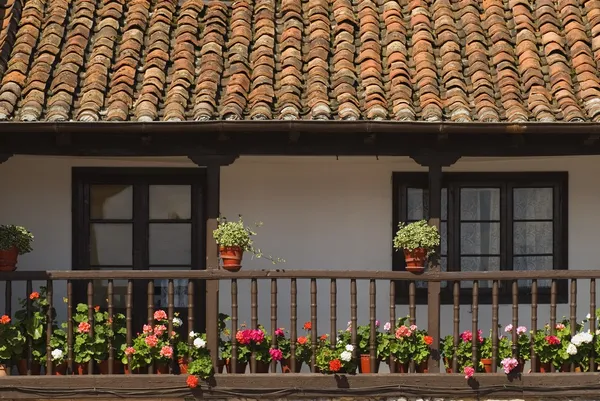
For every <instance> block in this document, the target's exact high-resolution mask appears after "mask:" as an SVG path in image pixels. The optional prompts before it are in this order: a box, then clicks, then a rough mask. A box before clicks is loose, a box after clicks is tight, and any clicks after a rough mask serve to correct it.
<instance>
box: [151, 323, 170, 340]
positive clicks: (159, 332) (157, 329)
mask: <svg viewBox="0 0 600 401" xmlns="http://www.w3.org/2000/svg"><path fill="white" fill-rule="evenodd" d="M165 330H167V328H166V327H165V326H164V325H162V324H161V325H159V326H156V327H155V328H154V335H155V336H158V337H160V336H162V335H163V333H164V332H165Z"/></svg>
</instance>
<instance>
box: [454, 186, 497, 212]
mask: <svg viewBox="0 0 600 401" xmlns="http://www.w3.org/2000/svg"><path fill="white" fill-rule="evenodd" d="M460 218H461V220H500V189H499V188H462V189H461V190H460Z"/></svg>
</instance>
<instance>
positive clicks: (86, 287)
mask: <svg viewBox="0 0 600 401" xmlns="http://www.w3.org/2000/svg"><path fill="white" fill-rule="evenodd" d="M599 278H600V271H598V270H570V271H566V270H554V271H521V272H517V271H510V272H508V271H501V272H442V273H425V274H423V275H419V276H415V275H414V274H411V273H407V272H391V271H331V270H305V271H302V270H295V271H285V270H275V271H266V270H265V271H252V270H245V271H241V272H238V273H229V272H226V271H222V270H207V271H39V272H13V273H3V274H2V275H0V281H3V282H4V286H2V285H1V283H0V288H4V293H5V297H4V307H5V313H6V314H7V315H9V316H12V315H13V311H14V310H15V307H14V302H15V301H14V298H16V297H19V298H22V299H25V301H24V302H25V310H26V314H27V316H31V314H32V300H31V299H30V294H31V293H32V292H34V291H35V290H36V288H37V287H34V283H36V284H37V283H39V284H42V285H44V286H45V287H46V301H47V303H48V306H49V309H48V315H47V325H46V330H45V333H44V336H45V339H46V363H45V374H46V375H52V373H53V363H52V356H51V352H52V347H51V345H50V339H51V338H52V335H53V330H55V325H54V323H53V322H54V321H55V316H53V315H52V312H50V311H51V310H52V307H53V306H56V305H57V304H58V302H57V300H60V299H62V298H66V316H65V319H64V320H65V321H66V322H67V326H68V327H67V330H66V333H67V350H68V357H67V361H68V371H69V372H73V368H74V358H73V319H72V317H73V313H74V306H75V304H76V303H77V302H81V301H83V302H84V303H85V304H86V305H87V313H88V319H89V320H90V322H91V321H93V319H94V307H95V306H96V304H95V302H94V299H97V298H98V294H95V293H94V291H95V288H96V287H95V285H94V283H98V282H101V281H103V282H106V283H107V284H106V293H105V294H102V295H101V296H102V297H105V300H106V302H105V305H101V306H102V307H103V308H106V310H107V311H108V315H109V317H110V320H109V322H112V317H113V316H114V315H115V313H116V312H117V306H116V304H115V282H116V281H118V280H123V281H125V282H126V291H125V298H126V300H125V301H126V302H125V308H124V309H125V310H124V311H123V312H124V314H125V316H126V319H125V326H126V332H127V334H126V342H127V345H131V344H132V339H133V337H134V335H135V333H136V332H138V331H140V330H139V328H138V327H137V326H135V321H136V319H137V320H140V318H139V316H138V315H137V314H136V311H138V310H139V303H140V299H145V301H141V302H145V305H144V308H143V309H145V312H146V314H147V316H145V317H143V318H142V319H141V320H142V321H145V322H147V323H148V324H152V323H153V314H154V312H155V310H156V305H155V288H156V287H155V283H157V282H158V281H165V282H166V284H167V291H166V293H167V296H166V298H167V302H166V304H167V307H166V308H165V309H166V312H167V315H168V319H169V327H168V330H169V333H170V332H172V330H173V328H174V327H173V318H174V317H175V314H176V309H177V308H176V305H175V301H174V299H175V280H187V305H186V307H185V308H184V309H185V310H184V312H185V314H187V317H186V321H185V326H186V332H189V331H190V330H195V329H196V328H197V327H201V326H204V324H202V323H204V322H198V321H197V319H198V316H204V314H203V313H199V312H202V311H203V310H204V308H206V305H211V304H212V305H214V303H218V301H219V300H218V291H207V293H210V294H217V296H216V297H215V298H214V299H208V298H207V299H206V305H204V304H202V303H201V302H202V301H203V300H202V298H201V297H200V296H199V294H200V291H205V290H206V289H207V288H208V287H209V286H211V285H216V286H219V283H221V282H225V281H226V282H229V283H230V289H231V294H230V295H231V310H230V311H224V310H222V312H226V313H228V314H230V316H231V329H232V330H231V331H232V333H233V335H232V336H231V344H232V356H231V361H230V362H231V366H232V372H231V373H234V374H240V373H243V372H236V369H235V366H236V362H237V358H238V345H239V344H237V342H236V336H235V331H236V330H237V328H238V327H239V325H240V324H241V323H242V319H241V318H240V313H239V308H240V306H239V305H240V304H244V303H247V302H248V301H249V302H250V316H249V317H250V327H252V328H256V327H257V325H258V323H259V321H258V315H259V313H258V311H259V282H260V281H267V282H268V283H269V285H270V328H269V330H270V333H271V338H272V346H273V347H277V336H276V335H275V330H277V328H278V327H279V326H280V325H281V322H279V321H278V312H280V311H282V310H283V309H284V308H286V309H287V310H289V315H290V318H289V322H285V324H286V325H287V324H289V328H290V340H291V363H290V366H291V369H292V372H294V367H295V366H296V365H295V344H296V340H297V338H298V332H299V327H298V326H299V324H300V323H301V322H299V321H298V310H299V308H301V307H307V308H309V310H310V322H311V325H312V330H311V332H310V333H311V337H310V343H311V348H312V356H311V359H310V370H311V372H312V373H316V372H317V371H318V370H317V366H316V351H317V347H318V346H319V342H318V341H319V339H318V334H319V331H318V327H320V324H323V322H320V321H319V319H318V315H319V313H318V309H319V308H323V305H318V302H317V301H318V292H317V290H318V286H317V282H321V283H323V282H325V283H328V284H329V286H328V287H329V291H328V292H329V297H328V298H329V305H328V306H329V322H328V326H329V327H328V329H327V331H329V335H330V336H331V338H336V337H337V334H338V329H339V327H338V312H339V309H340V308H343V307H349V309H350V321H351V325H350V330H351V342H352V345H354V351H353V353H354V355H353V356H354V358H359V355H357V347H356V345H357V327H358V322H359V316H358V309H359V308H358V301H357V293H358V291H357V288H358V287H357V285H358V284H357V283H358V282H361V281H366V282H368V294H369V297H368V298H369V306H368V310H369V313H368V317H366V316H361V317H360V320H361V321H366V320H368V322H369V324H370V333H371V335H370V343H369V352H370V365H371V371H373V372H374V371H376V368H377V366H378V364H379V360H378V357H377V344H376V343H375V333H376V330H377V327H376V319H377V316H376V312H377V299H378V298H377V291H378V288H379V289H381V288H384V291H385V292H388V291H389V304H388V305H384V306H385V308H386V309H387V308H388V307H389V321H390V322H394V321H396V319H397V317H399V314H398V313H397V308H407V310H408V317H409V322H410V324H415V323H416V321H417V315H416V314H417V302H416V293H417V281H422V282H445V283H447V286H446V287H445V288H446V289H447V292H448V293H450V294H452V301H453V302H452V308H451V309H452V311H453V316H452V332H451V334H452V335H453V337H454V344H453V348H454V357H453V359H452V360H451V362H450V364H451V366H448V368H450V367H451V368H452V369H453V371H454V372H457V371H458V370H457V369H458V361H457V357H456V350H457V348H458V345H459V335H460V326H461V316H460V312H461V300H462V301H463V303H462V305H463V306H464V304H465V303H464V293H461V283H465V282H466V283H469V285H468V288H470V289H471V290H470V296H471V302H470V303H468V304H467V305H468V306H470V308H471V313H472V318H471V322H470V328H471V331H472V332H473V333H477V331H478V330H479V328H480V327H481V326H482V324H481V317H480V314H479V309H480V302H479V298H480V292H481V291H480V290H481V288H480V283H481V282H487V283H491V286H489V287H491V288H490V292H491V326H490V327H494V328H495V327H498V325H499V323H500V321H499V308H500V296H501V292H502V293H504V294H507V293H508V294H510V299H511V311H512V318H511V321H510V323H511V324H512V325H513V327H515V328H516V327H518V326H519V324H520V323H522V320H523V319H520V317H519V313H520V311H522V310H523V309H522V308H523V307H526V308H530V313H531V320H530V328H531V330H532V332H533V334H534V335H535V333H536V331H537V330H539V329H540V324H542V325H543V324H544V323H546V322H548V323H549V325H550V332H551V333H552V334H553V333H554V332H555V328H556V324H557V305H558V300H559V293H560V292H561V291H564V290H565V286H564V284H565V283H569V285H568V287H567V288H568V299H569V303H568V308H569V317H568V318H569V322H570V323H571V331H572V333H571V334H575V326H576V323H577V322H578V319H577V314H578V313H580V314H587V313H588V312H589V314H590V318H589V329H590V331H591V333H592V334H593V335H594V343H595V341H596V338H595V334H596V330H597V321H596V315H595V309H596V280H597V279H599ZM518 280H531V286H530V290H528V291H525V292H524V291H523V289H522V288H520V287H519V285H518ZM541 280H549V281H550V286H549V288H548V293H549V316H548V315H543V316H539V313H538V309H539V303H538V300H539V297H540V294H541V293H542V292H544V291H545V289H544V291H542V289H541V288H540V285H539V282H540V281H541ZM241 281H249V283H250V299H249V300H248V299H240V293H239V291H238V290H239V283H240V282H241ZM299 281H308V282H309V294H310V295H309V298H308V300H307V299H306V298H305V297H301V298H300V299H299V297H298V282H299ZM342 281H347V282H349V287H350V294H349V296H350V302H349V305H348V306H346V305H341V304H340V303H339V301H338V300H339V293H338V284H339V283H340V282H342ZM582 281H584V282H586V285H588V284H589V305H587V304H586V305H583V309H582V310H579V311H578V304H577V298H578V283H579V282H582ZM282 282H289V286H290V287H289V288H290V292H289V295H288V294H287V292H286V293H285V294H283V295H282V294H281V293H280V292H279V287H280V284H281V283H282ZM382 282H383V286H382V284H381V283H382ZM401 282H406V283H408V284H407V286H406V287H404V286H401V287H397V283H401ZM59 283H61V284H60V285H61V286H62V287H63V288H65V291H64V293H63V292H62V291H60V292H59V291H57V290H56V288H57V287H58V285H59ZM23 284H24V285H23ZM65 284H66V286H65ZM16 287H21V290H22V295H19V294H16V293H15V291H14V290H15V288H16ZM140 288H141V289H142V290H141V291H144V292H145V294H144V295H145V297H140V294H139V293H138V292H137V291H140ZM286 288H287V284H286ZM321 288H322V287H321ZM397 288H408V302H407V303H406V304H397V295H398V294H397V291H398V290H397ZM486 289H487V288H486ZM134 293H135V299H134ZM461 294H462V295H461ZM586 296H587V294H586ZM78 297H79V299H78ZM523 297H527V298H528V300H527V301H528V302H527V303H528V306H526V305H524V304H523ZM201 300H202V301H201ZM427 311H428V313H429V316H427V322H428V325H429V327H428V330H429V331H430V332H440V328H439V324H440V318H441V311H442V305H440V304H438V305H436V307H433V308H432V307H431V305H430V306H429V307H428V309H427ZM432 314H433V315H432ZM504 323H506V322H504ZM110 324H111V325H112V323H110ZM436 325H437V327H435V326H436ZM325 326H327V324H325ZM111 327H112V326H111ZM542 327H543V326H542ZM205 329H206V333H207V343H208V346H209V349H210V350H211V352H212V358H213V363H214V367H215V370H218V368H219V363H218V360H219V355H218V351H217V349H218V341H219V336H220V332H219V327H218V321H217V320H216V319H215V320H210V321H206V325H205ZM91 335H93V332H91V331H90V336H91ZM190 341H191V339H190ZM27 343H28V350H27V375H31V374H32V373H33V372H32V367H33V365H34V363H33V362H34V361H33V356H32V348H33V347H32V346H33V339H32V337H31V336H28V337H27ZM472 343H473V344H472V347H473V358H472V359H473V360H472V363H473V366H478V363H479V360H478V357H477V354H478V353H477V347H478V344H477V341H473V342H472ZM512 344H513V350H512V351H513V355H516V352H517V349H516V344H517V333H516V330H513V331H512ZM431 349H432V357H431V359H430V360H429V365H428V368H429V372H430V373H436V372H439V369H440V365H441V361H440V359H441V358H440V338H434V340H433V344H432V345H431ZM498 352H499V337H498V331H497V330H492V360H493V361H492V369H493V372H494V373H495V372H496V369H497V366H498V362H499V359H498V358H499V356H498ZM536 358H537V355H536V353H535V352H534V349H533V346H532V347H531V361H532V367H534V369H535V366H537V363H536ZM114 359H115V353H114V350H113V348H112V347H111V348H110V351H109V355H108V360H109V363H108V367H109V371H108V373H109V374H110V373H115V372H113V361H114ZM256 363H257V361H256V358H255V356H254V355H253V356H252V357H251V360H250V365H251V371H253V372H255V371H256ZM395 363H396V362H395V360H394V358H390V361H389V365H390V371H392V372H394V371H395V369H394V364H395ZM415 369H416V367H415V366H414V363H412V364H411V366H410V372H415ZM270 370H271V373H276V372H277V366H276V363H275V362H272V363H271V366H270ZM553 370H554V368H553ZM575 370H576V366H575V364H574V363H572V364H571V365H570V371H571V372H574V371H575ZM589 371H590V372H595V371H596V358H595V355H594V353H593V352H592V354H591V355H590V360H589ZM94 372H95V371H94V366H93V361H90V363H89V369H88V374H94ZM169 372H170V373H176V372H177V368H176V364H175V363H174V362H172V363H171V364H170V370H169ZM149 373H153V371H152V367H150V370H149Z"/></svg>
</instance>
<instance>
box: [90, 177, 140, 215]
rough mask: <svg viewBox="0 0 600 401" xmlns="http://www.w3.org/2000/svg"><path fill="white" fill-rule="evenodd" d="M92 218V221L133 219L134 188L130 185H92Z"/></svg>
mask: <svg viewBox="0 0 600 401" xmlns="http://www.w3.org/2000/svg"><path fill="white" fill-rule="evenodd" d="M90 217H91V218H92V219H131V218H133V188H132V187H131V186H129V185H92V186H91V187H90Z"/></svg>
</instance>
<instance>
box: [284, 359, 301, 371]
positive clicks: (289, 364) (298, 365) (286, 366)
mask: <svg viewBox="0 0 600 401" xmlns="http://www.w3.org/2000/svg"><path fill="white" fill-rule="evenodd" d="M295 364H296V366H295V368H296V369H294V373H300V370H301V369H302V361H299V360H297V359H296V362H295ZM291 367H292V361H291V360H290V359H289V358H288V359H284V360H282V361H281V372H282V373H292V369H291Z"/></svg>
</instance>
